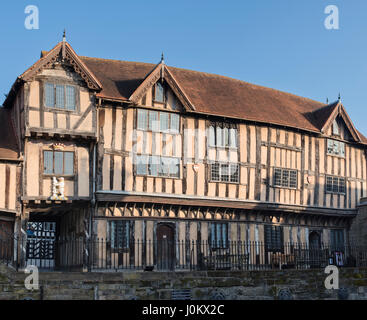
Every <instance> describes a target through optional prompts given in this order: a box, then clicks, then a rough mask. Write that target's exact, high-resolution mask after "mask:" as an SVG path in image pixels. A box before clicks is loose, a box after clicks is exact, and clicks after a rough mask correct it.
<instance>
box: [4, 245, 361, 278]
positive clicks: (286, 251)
mask: <svg viewBox="0 0 367 320" xmlns="http://www.w3.org/2000/svg"><path fill="white" fill-rule="evenodd" d="M0 262H2V263H6V264H11V265H13V266H14V267H15V268H25V266H27V265H36V266H38V267H39V268H40V269H41V270H42V269H47V270H80V269H82V268H84V269H85V270H88V271H98V270H100V271H103V270H105V271H107V270H112V271H118V270H144V271H153V270H154V271H169V270H170V271H174V270H176V271H179V270H182V271H184V270H271V269H310V268H325V267H326V266H327V265H329V264H334V265H337V266H339V267H367V248H365V247H362V246H358V245H339V246H331V245H326V244H321V245H318V246H309V245H308V244H306V243H284V244H283V245H280V246H277V247H274V246H269V245H267V244H266V243H263V242H253V241H250V242H243V241H227V242H224V243H222V242H210V241H168V240H162V241H153V240H146V241H142V240H136V241H127V242H125V243H124V242H119V243H115V242H113V241H110V240H106V239H93V240H88V241H87V240H86V239H84V238H79V239H19V238H15V239H14V238H8V239H0Z"/></svg>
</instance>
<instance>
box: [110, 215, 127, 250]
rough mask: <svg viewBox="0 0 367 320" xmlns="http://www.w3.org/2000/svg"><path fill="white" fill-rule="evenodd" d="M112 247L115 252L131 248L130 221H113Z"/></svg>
mask: <svg viewBox="0 0 367 320" xmlns="http://www.w3.org/2000/svg"><path fill="white" fill-rule="evenodd" d="M111 247H112V249H115V250H121V249H128V248H129V247H130V221H111Z"/></svg>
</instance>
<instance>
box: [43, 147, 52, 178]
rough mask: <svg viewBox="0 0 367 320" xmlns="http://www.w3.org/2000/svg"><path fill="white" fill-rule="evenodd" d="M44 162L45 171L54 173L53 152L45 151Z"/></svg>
mask: <svg viewBox="0 0 367 320" xmlns="http://www.w3.org/2000/svg"><path fill="white" fill-rule="evenodd" d="M43 158H44V159H43V164H44V173H45V174H52V173H53V152H52V151H45V152H44V153H43Z"/></svg>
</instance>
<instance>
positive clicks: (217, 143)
mask: <svg viewBox="0 0 367 320" xmlns="http://www.w3.org/2000/svg"><path fill="white" fill-rule="evenodd" d="M208 134H209V146H210V147H229V148H237V129H236V128H228V127H226V126H224V125H217V126H214V125H211V126H210V127H209V129H208Z"/></svg>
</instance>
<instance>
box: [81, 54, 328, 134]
mask: <svg viewBox="0 0 367 320" xmlns="http://www.w3.org/2000/svg"><path fill="white" fill-rule="evenodd" d="M80 58H81V60H82V61H83V62H84V63H85V65H86V66H87V67H88V68H89V69H90V70H91V71H92V72H93V74H94V75H95V76H96V77H97V78H98V79H99V80H100V82H101V83H102V87H103V90H102V91H101V92H100V93H99V94H98V96H100V97H104V98H112V99H118V100H122V101H126V100H128V98H129V97H130V96H131V94H132V93H133V92H134V91H135V90H136V89H137V88H138V86H139V85H140V84H141V83H142V82H143V80H144V78H145V77H146V76H147V74H149V73H150V72H151V71H152V69H153V68H154V67H155V65H154V64H149V63H139V62H128V61H118V60H107V59H99V58H89V57H80ZM168 69H169V71H170V72H171V73H172V75H173V76H174V77H175V79H176V80H177V82H178V84H179V85H180V86H181V88H182V89H183V90H184V92H185V93H186V94H187V95H188V97H189V99H190V101H191V102H192V103H193V105H194V106H195V112H198V113H205V114H211V115H218V116H224V117H231V118H239V119H244V120H250V121H257V122H265V123H272V124H278V125H283V126H289V127H296V128H299V129H303V130H307V131H315V132H319V131H320V128H321V125H320V121H319V120H320V119H319V118H318V117H315V115H314V114H315V112H317V110H320V109H322V108H324V107H325V104H324V103H321V102H317V101H314V100H311V99H306V98H302V97H299V96H296V95H293V94H290V93H285V92H281V91H278V90H274V89H269V88H266V87H262V86H258V85H253V84H250V83H247V82H244V81H240V80H236V79H231V78H228V77H224V76H220V75H215V74H209V73H204V72H197V71H192V70H185V69H180V68H175V67H168Z"/></svg>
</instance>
